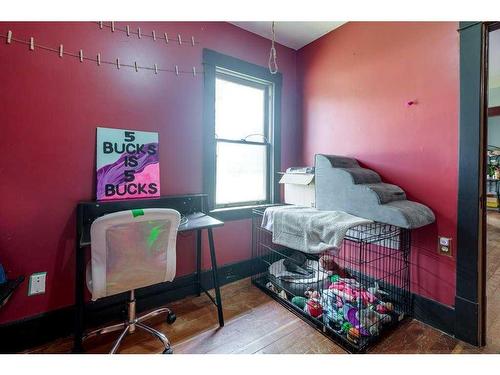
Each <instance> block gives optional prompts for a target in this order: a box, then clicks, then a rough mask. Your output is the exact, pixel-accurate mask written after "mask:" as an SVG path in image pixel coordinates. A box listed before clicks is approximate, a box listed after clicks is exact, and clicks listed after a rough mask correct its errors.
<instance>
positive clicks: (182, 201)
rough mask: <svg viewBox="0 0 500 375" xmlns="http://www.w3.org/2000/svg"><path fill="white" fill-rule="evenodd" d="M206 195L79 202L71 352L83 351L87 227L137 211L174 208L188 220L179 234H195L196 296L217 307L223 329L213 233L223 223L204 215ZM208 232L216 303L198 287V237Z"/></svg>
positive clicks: (180, 228) (88, 244) (200, 286)
mask: <svg viewBox="0 0 500 375" xmlns="http://www.w3.org/2000/svg"><path fill="white" fill-rule="evenodd" d="M206 199H207V196H206V195H205V194H194V195H182V196H166V197H160V198H153V199H135V200H120V201H106V202H82V203H80V204H78V208H77V244H76V252H77V256H76V277H75V296H76V297H75V299H76V301H75V304H76V319H75V337H74V348H73V351H74V352H76V353H79V352H82V351H83V346H82V343H83V335H84V329H85V248H87V247H89V246H90V226H91V225H92V222H93V221H94V220H95V219H97V218H98V217H100V216H103V215H106V214H109V213H112V212H118V211H124V210H133V209H140V208H173V209H176V210H177V211H179V212H180V213H181V215H182V216H184V217H186V218H187V222H186V223H185V224H182V225H181V226H179V230H178V231H179V232H187V231H196V286H197V295H198V296H199V295H200V294H201V292H202V291H203V292H204V293H205V294H206V295H207V296H208V297H209V298H210V300H211V301H212V302H213V303H214V304H215V305H216V306H217V313H218V318H219V325H220V326H221V327H223V326H224V316H223V313H222V300H221V295H220V287H219V279H218V275H217V260H216V255H215V245H214V239H213V233H212V229H213V228H216V227H221V226H223V225H224V222H222V221H220V220H217V219H215V218H213V217H211V216H209V215H207V214H205V211H206V207H207V205H206ZM204 229H206V230H207V232H208V244H209V248H210V260H211V263H212V277H213V283H214V289H215V299H214V298H213V297H212V296H211V295H210V293H208V292H207V291H206V290H205V288H204V287H203V285H202V284H201V251H202V245H201V235H202V230H204Z"/></svg>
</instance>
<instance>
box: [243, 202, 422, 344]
mask: <svg viewBox="0 0 500 375" xmlns="http://www.w3.org/2000/svg"><path fill="white" fill-rule="evenodd" d="M262 217H263V210H254V212H253V219H252V221H253V232H252V242H253V244H252V259H253V260H254V262H253V263H254V267H255V269H254V270H253V271H254V272H253V273H252V274H253V276H252V282H253V284H254V285H256V286H257V287H259V288H260V289H262V290H263V291H264V292H266V293H267V294H269V295H270V296H272V297H273V298H274V299H276V300H277V301H278V302H280V303H281V304H282V305H284V306H285V307H287V308H288V309H289V310H291V311H293V312H294V313H295V314H297V315H299V316H300V317H301V318H302V319H304V320H306V321H307V322H308V323H310V324H311V325H313V326H314V327H315V328H317V329H318V330H320V331H321V332H322V333H323V334H325V335H327V336H328V337H330V338H332V339H333V340H335V341H336V342H337V343H338V344H340V345H341V346H342V347H344V348H345V349H346V350H348V351H350V352H364V351H366V350H367V349H368V348H369V346H370V345H371V344H373V343H374V342H375V341H376V340H377V339H379V338H380V337H381V335H382V334H383V332H385V331H387V330H388V329H389V328H391V327H394V326H395V325H397V324H398V323H399V322H400V321H401V320H403V319H404V318H405V317H407V316H409V315H410V313H411V310H412V306H411V301H412V299H411V294H410V265H409V255H410V231H409V230H407V229H403V228H399V227H395V226H393V225H388V224H382V223H371V224H367V225H359V226H357V227H354V228H352V229H350V230H349V231H348V232H347V235H346V236H345V239H344V241H343V244H342V247H341V249H340V251H339V252H338V253H330V252H325V253H322V254H319V255H312V254H306V253H302V252H299V251H296V250H292V249H289V248H287V247H284V246H280V245H276V244H274V243H273V242H272V233H271V232H270V231H268V230H266V229H264V228H262V227H261V223H262Z"/></svg>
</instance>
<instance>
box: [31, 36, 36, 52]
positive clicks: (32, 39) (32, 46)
mask: <svg viewBox="0 0 500 375" xmlns="http://www.w3.org/2000/svg"><path fill="white" fill-rule="evenodd" d="M34 50H35V38H33V37H31V38H30V51H34Z"/></svg>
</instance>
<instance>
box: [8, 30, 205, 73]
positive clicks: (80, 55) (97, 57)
mask: <svg viewBox="0 0 500 375" xmlns="http://www.w3.org/2000/svg"><path fill="white" fill-rule="evenodd" d="M104 26H106V25H104ZM142 36H146V35H145V34H142ZM148 36H149V35H148ZM150 37H151V38H152V37H153V34H151V36H150ZM0 38H4V39H5V41H6V44H12V43H19V44H24V45H27V46H28V47H29V50H30V51H35V37H33V36H31V37H29V38H28V40H26V39H20V38H15V37H14V33H13V31H12V30H8V31H7V32H4V33H1V34H0ZM165 41H168V36H167V34H166V33H165ZM37 47H38V48H37V50H38V49H41V50H45V51H49V52H54V53H57V55H58V56H59V58H63V57H64V55H67V56H71V57H73V58H77V59H78V60H79V61H80V62H81V63H84V62H85V61H92V62H95V63H96V65H97V66H101V65H103V64H107V65H115V66H116V68H117V69H121V68H122V67H127V68H132V69H134V70H135V71H136V72H138V71H139V70H141V69H143V70H149V71H151V72H154V74H158V73H159V72H167V73H174V74H175V75H176V76H180V75H185V74H189V75H191V74H192V75H193V77H196V76H197V75H198V73H200V74H203V72H202V71H201V72H198V71H197V69H196V67H194V66H193V67H192V69H190V70H181V69H179V66H178V65H174V66H173V68H160V67H158V64H154V65H153V66H152V67H151V66H141V65H140V64H139V63H138V62H137V61H134V63H133V64H123V63H122V62H121V61H120V59H119V58H116V59H115V60H114V61H112V60H111V61H106V60H103V59H102V55H101V53H100V52H99V53H97V54H96V55H95V58H93V57H90V56H89V57H85V55H84V52H83V49H79V50H78V52H76V53H74V52H68V51H66V50H65V48H64V45H63V44H59V45H58V46H57V47H50V46H44V45H41V44H37Z"/></svg>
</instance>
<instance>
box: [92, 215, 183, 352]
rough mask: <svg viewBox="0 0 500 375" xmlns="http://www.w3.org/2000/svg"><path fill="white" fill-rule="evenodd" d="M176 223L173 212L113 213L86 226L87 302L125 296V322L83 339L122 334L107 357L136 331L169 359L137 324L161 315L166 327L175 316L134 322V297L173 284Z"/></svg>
mask: <svg viewBox="0 0 500 375" xmlns="http://www.w3.org/2000/svg"><path fill="white" fill-rule="evenodd" d="M179 223H180V214H179V212H178V211H176V210H172V209H166V208H150V209H143V210H131V211H121V212H116V213H112V214H109V215H105V216H102V217H100V218H98V219H97V220H95V221H94V222H93V223H92V226H91V229H90V235H91V256H92V259H91V261H90V267H87V286H88V288H89V290H90V292H91V293H92V300H93V301H95V300H97V299H99V298H102V297H107V296H112V295H114V294H118V293H123V292H127V291H128V292H129V300H128V320H127V321H125V322H123V323H120V324H115V325H112V326H109V327H105V328H100V329H97V330H94V331H92V332H89V333H88V334H87V335H85V336H84V339H88V338H90V337H94V336H97V335H101V334H105V333H109V332H113V331H118V330H122V333H121V334H120V336H119V337H118V339H117V340H116V342H115V343H114V345H113V347H112V349H111V352H110V353H111V354H114V353H116V351H117V350H118V347H119V346H120V343H121V341H122V340H123V338H124V337H125V336H126V335H127V334H131V333H134V332H135V329H136V327H138V328H141V329H143V330H144V331H146V332H148V333H150V334H152V335H154V336H156V337H157V338H158V339H159V340H160V341H161V342H162V343H163V345H164V346H165V350H164V352H163V353H165V354H171V353H172V348H171V347H170V341H169V340H168V338H167V337H166V336H165V335H164V334H163V333H161V332H159V331H157V330H155V329H153V328H151V327H148V326H146V325H145V324H143V323H142V322H143V321H145V320H146V319H149V318H152V317H153V316H156V315H158V314H161V313H167V322H168V323H170V324H172V323H173V322H174V321H175V314H174V313H173V312H172V311H171V310H170V309H168V308H161V309H157V310H154V311H152V312H150V313H148V314H145V315H143V316H139V317H137V316H136V309H135V296H134V294H135V293H134V291H135V289H138V288H143V287H146V286H149V285H153V284H158V283H162V282H166V281H172V280H173V279H174V276H175V260H176V259H175V258H176V249H175V244H176V239H177V230H178V228H179Z"/></svg>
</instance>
